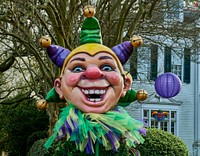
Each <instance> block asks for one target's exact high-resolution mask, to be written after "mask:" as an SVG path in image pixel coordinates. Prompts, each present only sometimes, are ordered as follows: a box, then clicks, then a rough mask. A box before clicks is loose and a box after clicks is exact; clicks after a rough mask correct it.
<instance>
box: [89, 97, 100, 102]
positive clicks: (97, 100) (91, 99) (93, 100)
mask: <svg viewBox="0 0 200 156" xmlns="http://www.w3.org/2000/svg"><path fill="white" fill-rule="evenodd" d="M88 100H89V101H92V102H99V101H101V99H100V98H98V99H97V98H96V99H93V98H88Z"/></svg>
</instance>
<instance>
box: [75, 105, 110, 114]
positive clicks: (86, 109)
mask: <svg viewBox="0 0 200 156" xmlns="http://www.w3.org/2000/svg"><path fill="white" fill-rule="evenodd" d="M112 108H113V107H112ZM112 108H111V107H105V106H102V107H84V108H79V109H80V110H81V111H82V112H84V113H97V114H103V113H106V112H107V111H109V110H111V109H112Z"/></svg>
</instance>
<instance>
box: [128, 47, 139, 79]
mask: <svg viewBox="0 0 200 156" xmlns="http://www.w3.org/2000/svg"><path fill="white" fill-rule="evenodd" d="M137 63H138V61H137V49H136V48H134V50H133V53H132V55H131V57H130V74H131V75H132V77H133V79H137Z"/></svg>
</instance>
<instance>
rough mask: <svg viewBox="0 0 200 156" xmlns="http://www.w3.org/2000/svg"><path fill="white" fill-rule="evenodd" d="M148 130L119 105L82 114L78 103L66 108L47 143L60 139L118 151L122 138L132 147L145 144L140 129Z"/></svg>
mask: <svg viewBox="0 0 200 156" xmlns="http://www.w3.org/2000/svg"><path fill="white" fill-rule="evenodd" d="M142 131H143V132H145V130H144V129H143V123H142V122H140V121H138V120H135V119H133V118H132V117H131V116H130V115H129V114H128V113H127V112H126V111H125V110H124V109H123V108H122V107H116V108H115V109H114V110H110V111H108V112H106V113H104V114H96V113H82V112H81V111H80V110H78V109H77V108H76V107H75V106H74V105H72V104H69V105H68V106H67V107H65V108H63V110H62V113H61V114H60V117H59V120H58V121H57V122H56V124H55V127H54V133H53V135H52V136H51V137H50V138H49V139H48V140H47V142H46V143H45V145H44V146H45V147H46V148H49V147H50V146H51V144H52V143H53V141H54V140H55V139H56V138H57V139H58V140H61V139H63V138H66V141H74V142H75V143H76V148H77V149H78V150H80V151H81V152H82V151H84V150H85V151H86V153H88V154H92V153H94V146H95V144H102V145H103V146H104V147H105V149H106V150H111V149H113V150H114V151H117V149H118V148H119V146H120V139H123V140H124V141H125V143H126V145H127V146H128V147H135V145H136V144H139V143H143V142H144V139H143V138H142V136H141V134H140V132H142Z"/></svg>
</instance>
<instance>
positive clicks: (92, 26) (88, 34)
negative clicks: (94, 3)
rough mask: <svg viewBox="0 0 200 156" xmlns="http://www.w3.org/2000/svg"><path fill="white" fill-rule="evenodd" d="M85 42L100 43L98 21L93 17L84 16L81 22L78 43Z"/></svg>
mask: <svg viewBox="0 0 200 156" xmlns="http://www.w3.org/2000/svg"><path fill="white" fill-rule="evenodd" d="M86 43H99V44H102V37H101V29H100V25H99V21H98V20H97V19H96V18H95V17H90V18H86V19H85V20H84V22H83V25H82V29H81V36H80V45H83V44H86Z"/></svg>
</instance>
